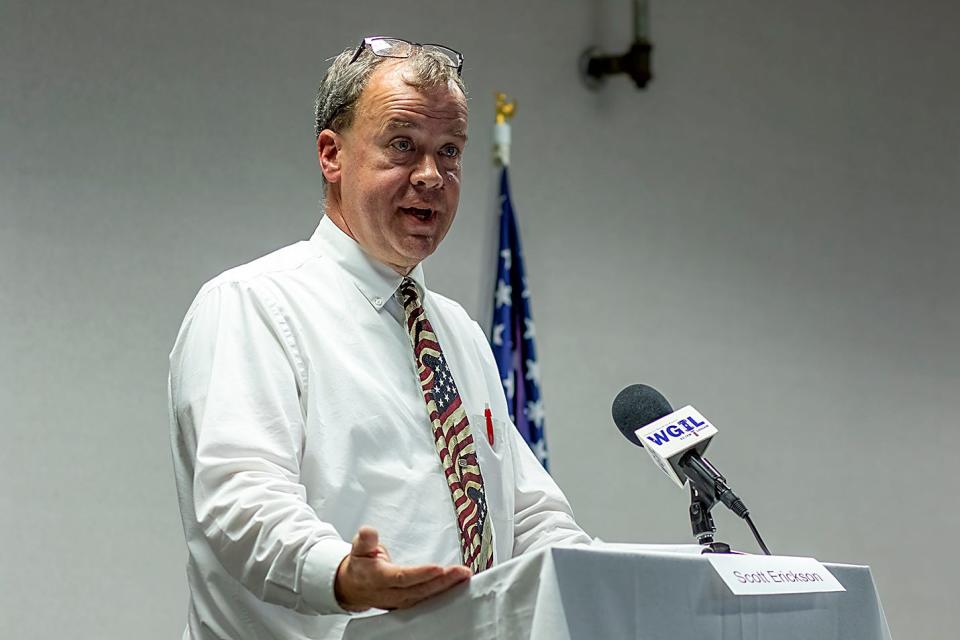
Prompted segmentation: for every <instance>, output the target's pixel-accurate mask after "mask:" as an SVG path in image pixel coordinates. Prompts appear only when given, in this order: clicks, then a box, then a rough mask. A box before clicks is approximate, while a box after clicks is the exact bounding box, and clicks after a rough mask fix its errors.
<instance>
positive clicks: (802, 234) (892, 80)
mask: <svg viewBox="0 0 960 640" xmlns="http://www.w3.org/2000/svg"><path fill="white" fill-rule="evenodd" d="M325 4H326V5H328V6H324V5H323V4H321V3H319V2H307V1H306V0H300V1H296V2H294V1H290V2H277V3H266V2H253V1H252V0H234V1H230V2H228V1H226V0H219V1H207V2H190V3H187V2H145V1H143V0H127V1H124V2H120V1H117V0H114V1H106V2H82V1H73V2H66V1H60V2H26V1H20V0H14V1H9V0H7V1H4V2H3V3H2V5H0V7H2V9H0V86H2V97H0V268H2V273H3V277H2V278H0V341H2V354H3V357H2V358H0V380H2V383H0V415H2V429H3V441H4V443H3V446H2V447H0V478H2V489H0V514H3V515H2V525H0V548H2V549H3V550H4V556H5V560H4V562H3V565H4V568H3V571H2V573H0V576H2V577H0V636H2V637H5V638H7V637H9V638H55V637H72V638H130V637H138V638H158V639H159V638H171V637H178V634H179V631H180V630H181V629H182V625H183V622H184V612H185V602H186V591H185V581H184V577H183V570H182V565H183V561H184V558H185V549H184V545H183V540H182V535H181V531H180V524H179V516H178V513H177V506H176V501H175V493H174V487H173V480H172V472H171V463H170V454H169V447H168V439H167V438H168V436H167V422H166V420H167V418H166V407H165V384H166V367H167V362H166V356H167V353H168V351H169V348H170V346H171V345H172V342H173V338H174V336H175V333H176V330H177V328H178V326H179V323H180V320H181V318H182V316H183V313H184V311H185V310H186V307H187V305H188V304H189V302H190V300H191V299H192V297H193V295H194V293H195V292H196V290H197V289H198V288H199V286H200V284H201V283H202V282H203V281H204V280H206V279H208V278H209V277H211V276H213V275H214V274H216V273H218V272H219V271H222V270H223V269H225V268H227V267H230V266H232V265H234V264H237V263H240V262H245V261H247V260H249V259H252V258H254V257H256V256H258V255H261V254H263V253H266V252H268V251H270V250H272V249H274V248H276V247H279V246H281V245H283V244H286V243H289V242H291V241H294V240H297V239H300V238H303V237H306V236H308V235H309V234H310V233H311V231H312V229H313V227H314V225H315V224H316V221H317V219H318V206H317V200H318V198H319V197H320V193H321V187H320V177H319V172H318V170H317V168H316V166H315V160H314V155H313V149H312V140H311V127H312V125H311V102H312V100H313V91H314V87H315V85H316V83H317V81H318V79H319V76H320V74H321V72H322V69H323V68H324V59H326V58H328V57H330V56H332V55H334V54H335V53H336V52H337V51H338V49H339V48H341V47H343V46H347V45H350V44H352V43H354V42H355V41H356V40H357V39H358V38H359V37H360V36H361V35H364V34H370V33H378V32H384V33H388V34H398V35H406V36H407V37H409V38H413V39H419V40H422V41H423V40H425V41H439V42H445V43H449V44H451V45H453V46H455V47H457V48H460V49H461V50H462V51H464V53H465V54H466V59H467V62H466V69H465V74H466V77H467V79H468V81H469V83H470V86H471V89H472V107H471V109H472V113H471V118H472V124H471V137H472V142H471V145H470V148H469V150H468V154H467V158H466V185H465V189H464V192H463V200H462V203H461V208H460V216H459V218H458V220H457V223H456V225H455V226H454V230H453V231H452V233H451V234H450V236H449V238H448V240H447V241H446V243H445V245H444V246H443V247H442V248H441V250H440V251H439V252H438V253H437V255H436V256H435V257H433V258H432V259H431V260H430V261H429V263H430V264H429V265H428V277H429V280H430V282H431V283H432V285H433V286H434V287H435V288H436V289H438V290H440V291H442V292H445V293H448V294H451V295H453V296H455V297H456V298H458V299H459V300H461V301H462V302H463V304H464V306H465V307H466V308H467V309H468V311H470V312H471V313H473V314H474V315H475V316H476V317H478V318H480V320H481V322H484V323H486V322H487V317H488V315H489V310H490V303H489V301H488V300H489V297H490V283H491V276H490V269H491V268H492V266H493V263H494V258H493V245H492V242H493V236H494V229H495V225H496V219H495V206H496V195H495V191H496V186H495V172H494V170H493V168H492V166H491V163H490V153H489V148H490V140H491V131H492V119H493V106H492V93H493V91H495V90H505V91H508V92H511V93H512V94H513V95H514V96H515V97H516V98H517V99H518V100H519V109H518V116H517V118H516V120H515V122H514V137H515V144H514V149H513V158H514V162H513V180H514V188H515V201H516V205H517V208H518V211H519V214H520V217H521V218H520V219H521V228H522V232H523V237H524V241H525V246H526V257H527V266H528V270H529V274H530V275H529V279H530V284H531V289H532V292H533V302H534V312H535V315H536V318H537V320H538V336H539V347H540V349H541V354H542V367H543V379H544V394H545V398H546V403H547V410H548V430H549V438H550V443H551V445H552V451H553V468H554V474H555V476H556V478H557V479H558V481H559V482H560V484H561V485H562V486H563V487H564V488H565V489H566V491H567V493H568V496H569V498H570V499H571V502H572V503H573V505H574V508H575V510H576V512H577V514H578V516H579V519H580V520H581V522H582V523H583V525H584V526H585V527H586V528H588V529H589V530H590V531H591V532H592V533H594V534H596V535H599V536H601V537H603V538H605V539H609V540H635V541H685V540H687V539H688V537H689V533H688V529H687V522H686V504H685V495H684V494H683V493H682V492H680V491H678V490H676V489H674V488H672V487H671V485H669V484H668V483H667V481H666V480H665V479H664V478H663V477H661V476H660V475H659V472H657V471H656V470H655V468H654V467H653V465H652V464H650V462H649V460H647V459H646V455H645V454H644V453H643V452H642V451H640V450H635V449H632V448H631V447H630V446H629V445H628V444H627V443H626V441H625V440H623V439H622V438H621V436H620V435H619V434H618V433H617V432H616V429H615V428H614V427H613V425H612V423H611V420H610V418H609V407H610V402H611V400H612V398H613V397H614V395H615V394H616V393H617V392H618V391H619V390H620V389H621V388H622V387H624V386H625V385H627V384H630V383H633V382H647V383H650V384H653V385H654V386H656V387H658V388H660V389H661V390H662V391H663V392H664V393H665V394H666V395H667V397H668V398H669V399H671V401H672V402H673V403H674V404H675V405H677V406H679V405H681V404H686V403H693V404H694V405H695V406H696V407H697V408H699V409H700V410H701V411H703V412H704V413H705V414H706V415H708V416H709V417H711V418H712V419H713V420H714V421H715V422H716V423H717V424H718V425H719V427H720V429H721V435H720V437H719V438H718V440H717V442H716V443H715V445H714V448H713V450H712V451H713V456H712V458H713V460H714V461H715V462H717V463H718V464H719V466H720V467H721V468H722V469H723V470H725V471H726V472H727V474H728V475H729V476H730V478H731V479H732V480H733V482H734V483H735V487H737V488H738V490H739V491H740V493H741V495H742V496H743V497H744V498H745V499H746V500H747V502H748V504H749V505H750V506H751V507H752V509H753V511H754V514H755V516H756V521H757V523H758V525H759V527H760V528H761V530H762V532H763V533H764V534H765V537H766V539H767V541H768V543H769V544H770V545H771V547H772V548H773V549H774V551H776V552H781V553H788V554H798V555H813V556H816V557H818V558H820V559H822V560H829V561H847V562H854V563H868V564H870V565H872V567H873V569H874V575H875V578H876V580H877V583H878V586H879V589H880V592H881V595H882V596H883V600H884V605H885V607H886V610H887V613H888V616H889V619H890V622H891V625H892V628H893V631H894V634H895V635H897V636H900V637H914V636H915V634H917V635H923V636H924V637H927V638H937V639H945V638H953V637H955V628H956V627H957V625H958V624H960V615H958V613H957V608H956V602H955V594H956V588H955V576H954V571H953V570H952V569H955V568H956V566H957V563H956V560H955V559H954V558H953V557H952V556H951V555H950V554H951V546H952V545H950V544H945V542H947V541H950V540H951V538H952V536H953V535H954V534H955V532H956V531H957V530H958V529H960V518H958V516H957V510H956V508H955V506H954V505H955V503H956V498H955V497H954V495H953V492H952V487H953V485H954V477H953V474H952V473H951V465H950V462H952V458H953V457H954V455H955V454H956V452H957V451H958V446H960V436H958V433H960V430H958V425H957V424H956V419H955V418H954V417H953V415H954V414H952V412H948V402H949V401H952V400H955V399H956V397H957V395H958V391H960V384H958V383H960V365H958V360H960V358H958V356H960V346H958V345H960V322H958V314H960V302H958V285H960V257H958V251H957V248H956V247H957V241H958V239H960V238H958V236H960V222H958V219H957V216H956V212H957V210H958V208H960V194H958V192H957V190H956V186H955V185H956V184H957V183H958V179H960V175H958V173H960V158H958V149H960V130H958V120H957V114H958V113H960V89H958V83H957V82H956V77H957V75H956V74H957V63H958V60H960V53H958V45H957V41H956V35H955V28H956V25H957V24H958V22H960V8H958V5H957V4H956V3H948V2H940V1H937V0H920V1H917V2H911V3H906V2H899V3H897V2H889V1H885V2H877V1H870V2H868V1H867V0H860V1H849V2H836V1H826V0H814V1H808V2H788V1H785V0H780V1H777V2H746V1H742V0H741V1H738V2H704V1H691V2H667V1H661V2H654V3H653V5H654V6H653V29H654V31H653V35H654V40H655V43H656V46H657V49H656V58H655V71H656V74H657V77H656V80H655V81H654V83H653V84H652V85H651V87H650V89H649V90H648V91H646V92H637V91H636V90H634V89H633V88H631V87H630V86H629V85H628V83H627V82H626V81H625V80H616V81H611V82H610V83H609V85H608V86H607V87H606V88H605V89H604V90H603V91H602V92H600V93H590V92H588V91H586V90H585V89H583V88H582V86H581V85H580V83H579V80H578V77H577V75H576V73H575V68H576V61H577V57H578V54H579V52H580V51H581V50H583V49H584V48H585V47H587V46H588V45H602V46H603V47H605V48H607V49H608V50H612V49H617V50H619V49H622V48H625V46H626V44H627V42H628V39H629V33H628V29H629V27H628V22H629V20H628V15H629V5H628V3H627V2H626V1H625V0H619V1H613V0H606V1H604V2H588V1H586V0H581V1H579V2H563V3H560V2H552V1H549V0H537V1H535V2H525V3H522V5H521V4H520V3H517V4H513V3H508V2H499V1H497V2H484V3H474V2H471V3H458V4H454V3H437V2H430V3H426V2H425V3H422V4H420V5H415V4H412V3H408V4H406V5H405V6H403V7H401V6H400V3H394V2H388V1H386V0H382V1H379V2H352V3H349V6H348V3H336V4H334V3H325ZM268 5H269V6H271V7H272V8H269V9H268V8H267V7H268ZM717 520H718V525H719V527H720V530H721V534H722V536H723V537H724V538H726V539H727V540H729V541H731V542H733V543H735V544H736V545H738V546H740V547H742V548H744V549H747V550H752V549H755V546H754V544H753V542H752V540H751V539H750V537H749V534H748V533H747V531H746V529H745V527H744V526H743V524H742V523H740V522H737V521H735V520H734V518H732V517H729V516H727V515H726V514H724V513H718V514H717ZM917 629H922V632H918V631H916V630H917Z"/></svg>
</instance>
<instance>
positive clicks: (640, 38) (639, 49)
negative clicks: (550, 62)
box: [580, 0, 653, 89]
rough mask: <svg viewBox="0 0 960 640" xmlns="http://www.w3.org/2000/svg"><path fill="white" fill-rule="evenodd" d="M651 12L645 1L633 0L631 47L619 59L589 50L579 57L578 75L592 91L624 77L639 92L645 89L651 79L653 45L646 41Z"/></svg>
mask: <svg viewBox="0 0 960 640" xmlns="http://www.w3.org/2000/svg"><path fill="white" fill-rule="evenodd" d="M649 25H650V10H649V6H648V3H647V0H633V44H631V45H630V48H629V49H627V52H626V53H624V54H622V55H618V56H617V55H598V51H597V48H596V47H590V48H589V49H587V50H586V51H584V52H583V54H581V56H580V74H581V76H582V77H583V81H584V82H585V83H586V85H587V86H588V87H590V88H591V89H599V88H600V87H601V86H603V82H604V80H606V77H607V76H612V75H616V74H618V73H625V74H627V75H628V76H630V77H631V78H632V79H633V81H634V83H635V84H636V85H637V88H638V89H644V88H646V86H647V84H648V83H649V82H650V80H651V79H652V78H653V72H652V71H651V70H650V57H651V55H650V54H651V52H652V51H653V44H651V43H650V39H649V31H650V29H649Z"/></svg>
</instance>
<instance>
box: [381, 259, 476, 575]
mask: <svg viewBox="0 0 960 640" xmlns="http://www.w3.org/2000/svg"><path fill="white" fill-rule="evenodd" d="M397 293H398V294H399V297H400V302H402V303H403V311H404V315H405V316H406V321H407V334H408V335H409V336H410V342H411V343H412V344H413V356H414V359H415V360H416V362H417V375H418V376H419V378H420V388H421V389H422V390H423V399H424V400H425V401H426V403H427V413H428V414H429V416H430V422H431V423H432V425H433V439H434V442H435V443H436V446H437V454H438V455H439V456H440V462H441V463H442V464H443V472H444V475H445V476H446V478H447V486H448V487H449V488H450V497H451V498H452V499H453V507H454V510H455V511H456V514H457V525H458V526H459V529H460V557H461V558H462V560H463V564H464V565H466V566H468V567H470V568H471V569H472V570H473V572H474V573H479V572H481V571H483V570H484V569H489V568H490V567H491V566H492V565H493V531H492V530H491V527H490V526H489V523H488V522H487V499H486V494H485V493H484V491H483V476H482V475H480V463H479V462H478V460H477V450H476V448H475V446H474V443H473V435H472V433H471V430H470V422H469V421H468V420H467V413H466V411H465V410H464V408H463V403H462V401H461V399H460V392H459V391H458V390H457V385H456V383H455V382H454V381H453V374H452V373H451V372H450V367H448V366H447V361H446V360H445V359H444V357H443V351H441V350H440V343H439V341H438V339H437V336H436V334H434V332H433V327H432V326H430V321H429V320H428V319H427V315H426V312H425V311H424V309H423V304H422V303H421V302H420V292H419V290H418V289H417V284H416V283H415V282H414V281H413V280H411V279H410V278H404V279H403V281H402V282H401V283H400V288H399V289H398V290H397Z"/></svg>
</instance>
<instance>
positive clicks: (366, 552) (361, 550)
mask: <svg viewBox="0 0 960 640" xmlns="http://www.w3.org/2000/svg"><path fill="white" fill-rule="evenodd" d="M379 545H380V535H379V534H378V533H377V530H376V529H374V528H373V527H369V526H367V525H364V526H362V527H360V529H359V531H357V535H356V536H354V538H353V549H351V550H350V555H352V556H375V555H377V552H378V547H379Z"/></svg>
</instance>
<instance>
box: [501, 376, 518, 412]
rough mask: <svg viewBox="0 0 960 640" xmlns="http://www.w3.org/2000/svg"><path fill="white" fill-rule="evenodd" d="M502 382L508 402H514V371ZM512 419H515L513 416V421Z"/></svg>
mask: <svg viewBox="0 0 960 640" xmlns="http://www.w3.org/2000/svg"><path fill="white" fill-rule="evenodd" d="M501 382H503V391H504V393H506V394H507V400H509V401H510V402H513V394H514V393H515V391H514V387H513V371H511V372H510V374H509V375H508V376H507V377H506V378H504V379H503V380H502V381H501ZM512 418H513V417H512V416H511V419H512Z"/></svg>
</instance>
